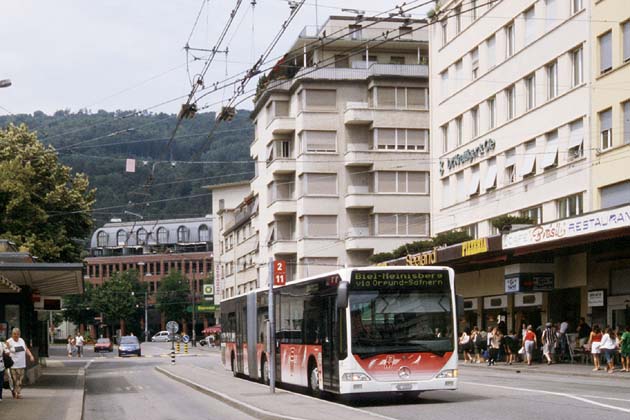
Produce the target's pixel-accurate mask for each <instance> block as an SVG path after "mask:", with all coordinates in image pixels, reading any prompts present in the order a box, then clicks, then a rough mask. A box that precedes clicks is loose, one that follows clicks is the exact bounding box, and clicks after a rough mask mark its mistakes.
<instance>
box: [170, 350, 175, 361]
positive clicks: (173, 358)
mask: <svg viewBox="0 0 630 420" xmlns="http://www.w3.org/2000/svg"><path fill="white" fill-rule="evenodd" d="M174 364H175V352H174V351H173V350H171V365H174Z"/></svg>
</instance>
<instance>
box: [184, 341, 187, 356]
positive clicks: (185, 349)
mask: <svg viewBox="0 0 630 420" xmlns="http://www.w3.org/2000/svg"><path fill="white" fill-rule="evenodd" d="M184 353H186V354H188V343H184Z"/></svg>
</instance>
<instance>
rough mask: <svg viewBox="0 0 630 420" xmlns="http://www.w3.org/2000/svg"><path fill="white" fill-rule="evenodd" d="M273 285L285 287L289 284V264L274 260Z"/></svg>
mask: <svg viewBox="0 0 630 420" xmlns="http://www.w3.org/2000/svg"><path fill="white" fill-rule="evenodd" d="M273 284H274V286H284V285H285V284H287V263H286V261H284V260H274V262H273Z"/></svg>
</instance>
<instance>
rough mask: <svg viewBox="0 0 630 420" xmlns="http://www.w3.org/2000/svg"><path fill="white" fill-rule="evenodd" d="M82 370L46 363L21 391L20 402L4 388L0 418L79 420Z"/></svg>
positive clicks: (0, 405) (83, 380)
mask: <svg viewBox="0 0 630 420" xmlns="http://www.w3.org/2000/svg"><path fill="white" fill-rule="evenodd" d="M84 392H85V370H84V369H83V368H75V367H64V366H63V365H62V364H60V363H56V362H55V361H50V360H49V362H48V366H47V367H45V368H44V369H43V371H42V375H41V376H40V377H39V379H38V380H37V382H36V383H35V384H34V385H29V386H26V387H25V388H23V389H22V397H23V399H21V400H16V399H13V397H12V396H11V391H10V390H8V389H4V390H3V392H2V397H3V399H2V403H1V404H0V413H2V414H1V415H0V417H2V418H3V419H4V418H6V419H20V420H81V417H82V415H83V397H84Z"/></svg>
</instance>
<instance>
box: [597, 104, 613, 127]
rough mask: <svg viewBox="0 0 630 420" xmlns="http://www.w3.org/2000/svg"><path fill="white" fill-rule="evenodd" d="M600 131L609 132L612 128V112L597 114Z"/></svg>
mask: <svg viewBox="0 0 630 420" xmlns="http://www.w3.org/2000/svg"><path fill="white" fill-rule="evenodd" d="M599 124H600V126H601V128H600V131H606V130H610V129H611V128H612V110H611V109H609V110H608V111H604V112H600V113H599Z"/></svg>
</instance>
